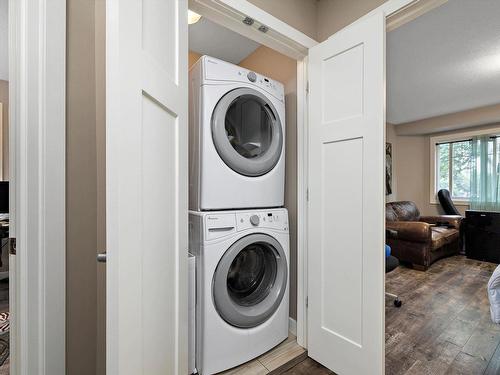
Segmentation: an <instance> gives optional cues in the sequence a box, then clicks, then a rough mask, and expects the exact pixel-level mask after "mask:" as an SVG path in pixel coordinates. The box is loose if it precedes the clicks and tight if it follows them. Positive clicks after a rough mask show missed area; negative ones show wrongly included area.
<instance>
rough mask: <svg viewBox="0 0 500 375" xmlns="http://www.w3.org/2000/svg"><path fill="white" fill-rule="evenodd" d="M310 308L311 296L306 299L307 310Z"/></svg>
mask: <svg viewBox="0 0 500 375" xmlns="http://www.w3.org/2000/svg"><path fill="white" fill-rule="evenodd" d="M308 308H309V296H307V297H306V309H308Z"/></svg>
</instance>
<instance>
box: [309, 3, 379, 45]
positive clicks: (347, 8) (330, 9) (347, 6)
mask: <svg viewBox="0 0 500 375" xmlns="http://www.w3.org/2000/svg"><path fill="white" fill-rule="evenodd" d="M385 1H386V0H319V1H318V5H317V12H318V18H317V22H318V26H317V40H318V41H320V42H322V41H324V40H326V39H328V37H330V35H332V34H334V33H336V32H337V31H339V30H340V29H342V28H343V27H345V26H347V25H349V24H350V23H352V22H354V21H356V20H357V19H358V18H359V17H361V16H363V15H365V14H366V13H368V12H370V11H371V10H373V9H375V8H376V7H378V6H380V5H382V4H383V3H384V2H385Z"/></svg>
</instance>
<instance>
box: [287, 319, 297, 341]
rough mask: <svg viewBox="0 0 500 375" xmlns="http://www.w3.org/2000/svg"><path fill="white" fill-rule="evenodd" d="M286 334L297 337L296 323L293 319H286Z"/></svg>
mask: <svg viewBox="0 0 500 375" xmlns="http://www.w3.org/2000/svg"><path fill="white" fill-rule="evenodd" d="M288 332H290V333H291V334H292V335H294V336H295V337H296V336H297V321H296V320H295V319H292V318H288Z"/></svg>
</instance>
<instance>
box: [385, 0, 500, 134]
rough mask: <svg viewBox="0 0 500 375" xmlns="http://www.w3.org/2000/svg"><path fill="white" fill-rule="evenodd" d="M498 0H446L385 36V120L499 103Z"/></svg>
mask: <svg viewBox="0 0 500 375" xmlns="http://www.w3.org/2000/svg"><path fill="white" fill-rule="evenodd" d="M499 15H500V1H498V0H481V1H471V0H449V1H448V2H447V3H446V4H444V5H442V6H440V7H439V8H437V9H435V10H433V11H431V12H429V13H427V14H425V15H423V16H421V17H418V18H417V19H415V20H414V21H412V22H409V23H407V24H406V25H404V26H401V27H399V28H397V29H396V30H394V31H391V32H390V33H389V34H388V35H387V121H388V122H390V123H393V124H401V123H405V122H409V121H415V120H420V119H424V118H429V117H434V116H438V115H443V114H448V113H453V112H458V111H463V110H467V109H472V108H477V107H482V106H486V105H491V104H496V103H500V21H499Z"/></svg>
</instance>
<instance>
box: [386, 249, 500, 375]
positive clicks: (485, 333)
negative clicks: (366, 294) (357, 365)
mask: <svg viewBox="0 0 500 375" xmlns="http://www.w3.org/2000/svg"><path fill="white" fill-rule="evenodd" d="M495 267H496V265H495V264H491V263H485V262H479V261H474V260H470V259H467V258H465V257H464V256H455V257H451V258H446V259H442V260H440V261H438V262H436V263H435V264H433V265H432V266H431V267H430V268H429V269H428V270H427V271H426V272H421V271H415V270H412V269H409V268H406V267H399V268H397V269H396V270H394V271H393V272H391V273H389V274H387V277H386V290H387V291H389V292H393V293H396V294H399V295H400V297H401V299H402V300H403V306H402V307H401V308H400V309H397V308H395V307H394V306H393V304H392V301H391V300H389V299H387V300H386V332H385V335H386V374H388V375H396V374H404V375H410V374H432V375H440V374H468V375H473V374H488V375H491V374H500V347H499V343H500V326H499V325H496V324H493V323H492V322H491V320H490V312H489V302H488V295H487V290H486V286H487V283H488V279H489V277H490V276H491V273H492V272H493V270H494V269H495Z"/></svg>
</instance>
